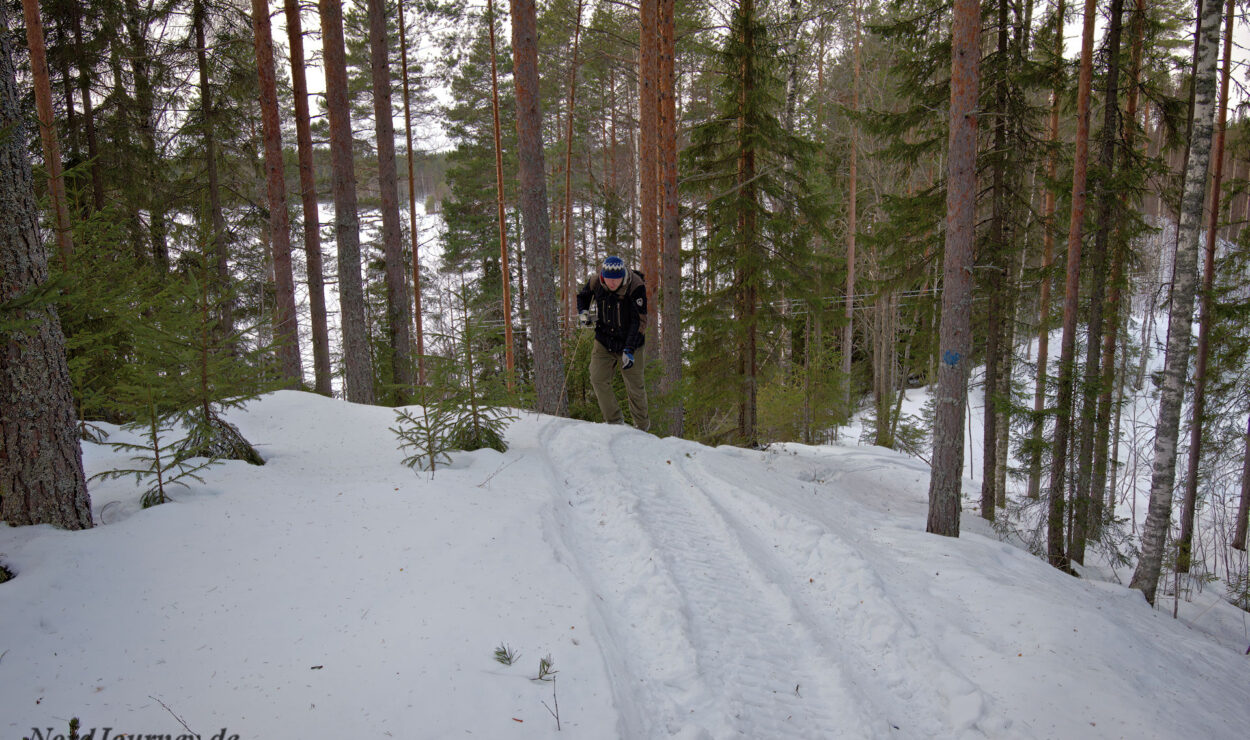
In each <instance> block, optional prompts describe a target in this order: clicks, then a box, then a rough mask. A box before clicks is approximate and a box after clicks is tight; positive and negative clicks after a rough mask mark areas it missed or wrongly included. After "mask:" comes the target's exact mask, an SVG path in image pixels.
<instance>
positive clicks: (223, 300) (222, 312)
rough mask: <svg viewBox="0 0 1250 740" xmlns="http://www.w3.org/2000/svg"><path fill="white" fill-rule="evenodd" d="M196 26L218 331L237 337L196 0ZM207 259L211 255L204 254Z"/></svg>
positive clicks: (200, 8)
mask: <svg viewBox="0 0 1250 740" xmlns="http://www.w3.org/2000/svg"><path fill="white" fill-rule="evenodd" d="M191 16H192V23H193V24H194V25H195V57H196V64H197V65H198V66H199V73H200V114H201V116H203V118H204V123H203V126H204V159H205V160H206V162H205V174H206V176H207V177H208V211H209V230H210V232H211V238H212V249H213V254H212V259H213V263H214V265H215V270H214V272H213V273H212V281H213V290H214V293H215V294H216V299H217V301H218V305H217V307H216V308H217V311H216V313H217V316H216V317H215V320H216V321H217V332H218V334H219V335H220V336H222V337H229V336H231V335H233V334H234V297H233V296H232V295H231V291H230V246H229V240H228V234H227V233H226V219H225V216H224V215H223V214H222V208H221V178H220V175H219V174H218V172H217V130H216V128H215V125H216V122H215V120H214V111H213V88H212V86H211V85H210V84H209V78H208V38H207V30H206V28H205V27H206V26H207V24H208V19H207V10H206V9H205V7H204V0H195V5H194V7H193V9H192V13H191ZM204 258H205V260H206V261H207V260H208V259H209V255H204Z"/></svg>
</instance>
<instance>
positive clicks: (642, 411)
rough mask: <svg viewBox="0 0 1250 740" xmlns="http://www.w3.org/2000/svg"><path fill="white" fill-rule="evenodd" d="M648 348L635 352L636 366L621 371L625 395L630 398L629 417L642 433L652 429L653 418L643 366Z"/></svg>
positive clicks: (644, 347) (643, 347) (640, 348)
mask: <svg viewBox="0 0 1250 740" xmlns="http://www.w3.org/2000/svg"><path fill="white" fill-rule="evenodd" d="M646 349H647V348H646V346H645V345H644V346H642V347H639V348H638V349H637V350H635V351H634V366H633V367H631V368H630V369H628V370H622V371H621V377H622V378H624V379H625V393H626V395H628V396H629V415H630V416H632V417H633V419H634V426H635V427H638V428H639V429H641V430H642V431H644V432H645V431H647V430H648V429H650V428H651V417H650V416H649V415H648V414H647V387H646V384H645V383H644V379H643V372H642V365H643V362H644V359H643V353H644V351H645V350H646Z"/></svg>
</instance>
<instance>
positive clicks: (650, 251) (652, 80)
mask: <svg viewBox="0 0 1250 740" xmlns="http://www.w3.org/2000/svg"><path fill="white" fill-rule="evenodd" d="M639 16H640V17H639V37H638V208H639V210H640V215H639V219H638V221H639V228H641V229H642V234H641V248H642V272H643V273H644V274H645V275H646V276H647V305H648V306H654V305H655V300H654V298H655V286H656V283H658V282H659V280H658V278H659V249H658V246H659V245H658V242H659V234H660V231H659V214H660V211H659V203H658V197H659V193H660V185H659V141H660V139H659V131H658V125H659V97H658V96H657V94H656V91H657V82H658V78H659V74H660V66H659V59H658V58H657V55H658V52H659V26H658V23H659V0H640V2H639Z"/></svg>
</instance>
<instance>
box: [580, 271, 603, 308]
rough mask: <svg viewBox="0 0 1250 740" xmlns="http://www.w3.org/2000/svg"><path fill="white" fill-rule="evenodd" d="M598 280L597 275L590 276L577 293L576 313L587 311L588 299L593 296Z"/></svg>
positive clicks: (588, 306)
mask: <svg viewBox="0 0 1250 740" xmlns="http://www.w3.org/2000/svg"><path fill="white" fill-rule="evenodd" d="M598 280H599V276H598V275H592V276H591V277H590V279H589V280H587V281H586V284H585V285H583V286H582V289H581V290H579V291H577V312H578V313H581V312H582V311H587V310H589V309H590V299H591V298H593V297H594V295H595V282H596V281H598Z"/></svg>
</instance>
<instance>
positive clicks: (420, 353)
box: [397, 0, 511, 385]
mask: <svg viewBox="0 0 1250 740" xmlns="http://www.w3.org/2000/svg"><path fill="white" fill-rule="evenodd" d="M397 3H398V10H397V12H398V13H399V56H400V65H401V67H402V69H403V76H404V136H405V137H406V139H407V141H408V231H409V232H410V233H409V237H410V238H411V240H412V307H413V317H414V318H415V319H416V326H417V383H419V384H421V385H425V331H424V329H423V327H422V324H421V248H420V243H419V242H420V239H419V238H418V237H419V234H418V231H417V181H416V176H415V174H414V167H415V164H414V162H413V160H414V159H415V156H414V151H413V148H412V99H411V98H412V94H411V91H410V90H409V88H408V30H407V23H406V20H405V18H404V0H397ZM491 34H492V38H493V35H494V28H492V29H491ZM491 54H492V62H493V55H494V47H493V46H492V47H491ZM509 329H511V327H509ZM509 333H511V332H509ZM510 352H511V351H509V353H510ZM509 382H511V380H509Z"/></svg>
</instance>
